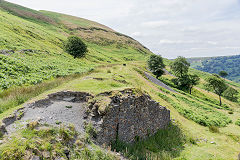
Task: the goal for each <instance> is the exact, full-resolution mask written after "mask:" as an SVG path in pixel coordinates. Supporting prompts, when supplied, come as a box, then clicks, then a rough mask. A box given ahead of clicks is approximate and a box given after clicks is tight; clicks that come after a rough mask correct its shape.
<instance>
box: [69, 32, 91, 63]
mask: <svg viewBox="0 0 240 160" xmlns="http://www.w3.org/2000/svg"><path fill="white" fill-rule="evenodd" d="M64 49H65V51H66V52H67V53H69V54H70V55H72V56H73V57H74V58H77V57H83V56H85V54H86V52H87V46H86V45H85V43H84V42H83V41H82V40H81V39H80V38H79V37H76V36H71V37H69V38H68V39H67V41H66V42H65V45H64Z"/></svg>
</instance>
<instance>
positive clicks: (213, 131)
mask: <svg viewBox="0 0 240 160" xmlns="http://www.w3.org/2000/svg"><path fill="white" fill-rule="evenodd" d="M209 131H210V132H212V133H219V129H218V127H216V126H209Z"/></svg>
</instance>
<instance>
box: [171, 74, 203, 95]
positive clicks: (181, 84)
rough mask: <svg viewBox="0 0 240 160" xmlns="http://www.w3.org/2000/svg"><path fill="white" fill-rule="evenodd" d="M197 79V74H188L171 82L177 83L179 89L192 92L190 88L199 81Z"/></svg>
mask: <svg viewBox="0 0 240 160" xmlns="http://www.w3.org/2000/svg"><path fill="white" fill-rule="evenodd" d="M199 80H200V78H199V77H198V75H196V74H194V75H192V74H190V75H184V76H183V77H178V78H175V79H173V83H174V84H175V85H177V86H178V88H179V89H181V90H188V91H189V93H190V94H192V88H193V87H194V86H195V85H197V84H198V83H199Z"/></svg>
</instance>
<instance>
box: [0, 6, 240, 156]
mask: <svg viewBox="0 0 240 160" xmlns="http://www.w3.org/2000/svg"><path fill="white" fill-rule="evenodd" d="M70 35H78V36H80V37H82V38H83V40H84V42H85V43H86V44H87V46H88V50H89V51H88V53H87V55H86V57H84V58H81V59H74V58H73V57H72V56H70V55H69V54H67V53H65V52H64V51H63V49H62V42H63V41H64V40H66V39H67V37H68V36H70ZM0 37H1V39H0V50H1V51H0V53H1V54H0V68H1V72H0V85H1V90H0V119H1V120H2V119H3V118H6V117H9V116H10V115H11V114H12V112H13V111H15V110H17V109H19V108H22V107H23V106H24V105H23V103H24V102H26V103H32V102H34V101H36V100H40V99H43V98H44V97H46V96H47V95H48V94H50V93H56V92H58V91H66V90H71V91H78V92H87V93H91V94H92V95H94V96H96V95H99V93H104V92H111V91H114V92H118V91H121V90H124V89H126V88H128V89H129V88H135V89H136V92H138V91H139V92H140V93H141V92H144V93H146V94H148V95H149V96H150V97H151V98H152V99H153V100H155V101H157V102H159V103H160V105H162V106H166V107H167V108H168V109H169V110H170V111H171V118H172V124H171V125H170V126H169V127H168V128H166V129H165V130H160V131H159V132H158V133H157V134H156V135H154V136H150V137H148V138H147V139H145V140H141V139H138V138H137V137H136V143H134V144H123V143H120V142H118V143H117V142H116V143H115V144H114V145H113V146H112V147H113V148H112V150H115V149H116V150H117V151H121V152H122V153H124V156H126V157H128V158H129V159H154V158H155V159H157V158H158V159H163V160H164V159H187V160H188V159H191V160H192V159H195V160H199V159H226V160H229V159H236V158H237V155H238V153H239V150H240V143H239V142H240V136H239V135H240V129H239V126H238V125H237V123H236V122H237V121H238V119H239V117H240V108H239V106H240V105H239V103H238V102H231V101H229V100H227V99H225V98H223V105H222V106H219V105H218V96H217V95H216V94H214V93H213V92H210V91H206V90H205V88H204V83H205V79H206V77H208V76H210V74H209V73H206V72H202V71H198V70H195V69H190V72H191V73H195V74H197V75H199V77H200V78H201V80H200V84H199V85H198V86H196V87H195V88H194V89H193V92H192V95H190V94H188V93H186V92H183V91H181V90H178V89H177V88H176V86H174V84H173V83H172V81H171V79H173V78H174V76H173V75H171V74H165V75H163V76H162V77H160V80H161V81H162V82H164V83H165V84H167V85H168V86H170V87H171V88H173V89H174V90H175V91H176V92H171V91H169V90H166V89H165V88H163V87H162V86H159V85H157V84H159V83H152V82H151V81H149V79H148V78H147V77H146V75H145V74H144V73H148V74H149V75H151V73H149V71H148V70H147V69H146V68H147V65H146V60H147V59H148V56H149V55H150V54H152V53H151V52H150V51H149V50H148V49H146V48H145V47H144V46H142V45H141V44H140V43H138V42H137V41H135V40H133V39H132V38H130V37H128V36H125V35H122V34H120V33H117V32H115V31H114V30H112V29H110V28H108V27H106V26H104V25H101V24H99V23H97V22H92V21H89V20H86V19H82V18H77V17H73V16H68V15H64V14H59V13H54V12H49V11H35V10H31V9H28V8H25V7H22V6H19V5H15V4H12V3H8V2H6V1H0ZM12 50H13V51H12ZM164 63H165V64H166V65H167V66H166V69H167V70H168V71H170V68H169V64H170V61H169V60H165V61H164ZM123 64H124V65H123ZM151 76H152V75H151ZM226 82H227V83H228V85H230V86H232V87H234V88H236V89H237V90H238V91H240V87H239V85H238V84H236V83H234V82H231V81H226ZM98 100H99V99H96V101H98ZM99 102H102V101H100V100H99ZM104 104H105V101H103V105H104ZM67 107H69V106H67ZM105 107H106V106H105ZM10 117H11V116H10ZM57 123H58V124H59V123H60V122H56V124H57ZM113 127H114V126H113ZM214 127H215V128H217V129H216V130H217V131H218V130H219V132H217V131H215V132H212V130H211V128H214ZM48 131H49V132H48ZM46 132H47V133H48V134H49V135H50V136H49V137H47V138H42V137H41V136H42V135H43V134H45V133H46ZM61 133H64V134H66V135H70V136H74V134H75V133H73V132H72V131H70V132H69V131H64V130H58V129H57V130H54V129H49V130H44V131H42V130H35V129H26V130H25V129H23V130H20V131H19V132H16V133H15V134H14V135H11V136H13V137H15V138H10V139H8V136H9V135H5V136H4V137H3V138H4V141H3V144H2V145H0V155H5V156H4V157H5V159H9V156H12V157H11V158H12V159H14V158H15V159H21V158H23V159H24V158H25V159H27V158H26V156H28V157H29V155H28V154H29V153H31V154H32V152H33V151H32V150H31V148H33V149H34V148H35V150H34V152H36V153H34V154H39V150H38V148H40V152H41V153H42V152H43V153H49V151H52V150H57V151H58V152H59V155H61V156H64V150H63V149H65V148H64V147H67V146H66V144H64V143H62V142H61V137H59V134H61ZM0 138H1V135H0ZM54 139H57V140H54ZM51 140H53V141H51ZM50 142H53V143H50ZM89 143H90V144H89ZM76 144H77V143H76ZM36 145H37V146H36ZM88 147H90V150H89V149H88ZM36 148H37V149H36ZM96 148H97V149H96ZM126 148H127V149H126ZM70 149H71V150H76V151H77V152H76V153H78V152H80V153H81V154H80V156H84V157H82V158H83V159H94V158H95V159H97V158H96V157H98V156H99V155H101V156H100V157H101V158H102V157H104V154H105V153H103V152H104V150H101V151H100V152H99V151H97V150H98V147H96V146H95V145H94V144H93V143H91V140H90V139H89V137H88V136H86V137H85V138H84V139H80V141H79V143H78V146H75V145H73V146H71V147H70ZM17 153H19V154H17ZM14 156H15V157H14ZM16 156H19V157H16ZM45 156H46V154H45ZM47 156H48V155H47ZM0 158H1V159H4V158H3V157H0ZM65 158H66V157H65ZM105 158H108V159H114V157H111V156H107V155H106V156H105Z"/></svg>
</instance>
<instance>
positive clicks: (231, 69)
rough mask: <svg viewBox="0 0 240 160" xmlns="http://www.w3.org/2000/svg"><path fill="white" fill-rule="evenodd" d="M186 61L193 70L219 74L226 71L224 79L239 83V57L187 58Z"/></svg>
mask: <svg viewBox="0 0 240 160" xmlns="http://www.w3.org/2000/svg"><path fill="white" fill-rule="evenodd" d="M188 61H189V62H190V63H191V66H192V67H193V68H195V69H198V70H201V71H204V72H209V73H217V74H218V73H219V72H220V71H226V72H227V73H228V74H229V75H228V76H227V77H226V78H227V79H230V80H232V81H235V82H240V75H239V71H240V66H239V63H240V55H236V56H221V57H204V58H189V59H188Z"/></svg>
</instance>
